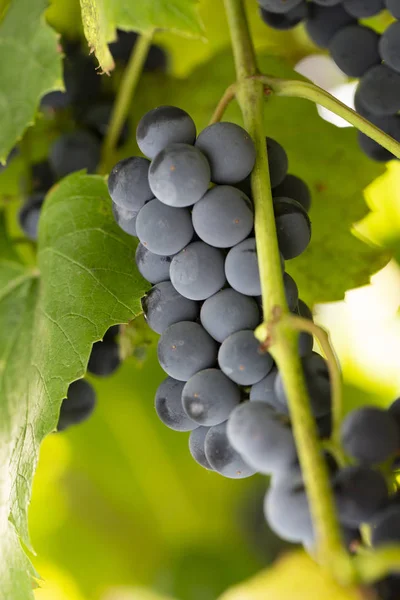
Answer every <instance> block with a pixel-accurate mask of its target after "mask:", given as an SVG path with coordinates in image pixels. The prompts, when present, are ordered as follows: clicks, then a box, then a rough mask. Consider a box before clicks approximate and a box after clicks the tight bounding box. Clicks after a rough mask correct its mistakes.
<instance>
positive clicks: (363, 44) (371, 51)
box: [329, 25, 381, 77]
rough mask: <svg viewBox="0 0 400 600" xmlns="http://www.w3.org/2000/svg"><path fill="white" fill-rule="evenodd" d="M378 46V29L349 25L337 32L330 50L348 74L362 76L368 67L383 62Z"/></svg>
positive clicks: (336, 61)
mask: <svg viewBox="0 0 400 600" xmlns="http://www.w3.org/2000/svg"><path fill="white" fill-rule="evenodd" d="M378 46H379V35H378V34H377V33H376V31H374V30H373V29H371V28H370V27H364V26H363V25H348V26H347V27H343V29H340V30H339V31H338V32H337V33H335V35H334V36H333V38H332V39H331V41H330V43H329V52H330V55H331V57H332V58H333V60H334V61H335V63H336V64H337V66H338V67H339V69H341V70H342V71H343V72H344V73H345V74H346V75H348V76H349V77H362V76H363V75H364V74H365V73H366V72H367V71H368V69H370V68H371V67H373V66H374V65H379V64H380V63H381V57H380V55H379V50H378Z"/></svg>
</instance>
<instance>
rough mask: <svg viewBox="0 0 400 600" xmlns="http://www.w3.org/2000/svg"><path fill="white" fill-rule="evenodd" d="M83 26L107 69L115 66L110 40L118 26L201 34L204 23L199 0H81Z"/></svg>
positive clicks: (136, 29)
mask: <svg viewBox="0 0 400 600" xmlns="http://www.w3.org/2000/svg"><path fill="white" fill-rule="evenodd" d="M80 3H81V11H82V22H83V29H84V32H85V36H86V39H87V41H88V43H89V46H90V48H91V49H92V50H93V51H94V52H95V54H96V57H97V59H98V61H99V63H100V66H101V68H102V69H103V71H104V72H106V73H108V72H109V71H111V70H112V69H113V67H114V62H113V59H112V56H111V54H110V51H109V49H108V45H107V44H108V43H109V42H112V41H113V40H114V39H115V37H116V29H117V27H119V28H121V29H125V30H134V31H138V32H142V33H143V32H146V33H150V32H152V31H154V30H155V29H168V30H170V31H173V32H175V33H179V34H181V35H185V36H194V37H199V36H201V35H202V31H203V29H202V26H201V22H200V19H199V15H198V11H197V8H198V6H197V5H198V0H140V1H135V2H132V1H131V0H80Z"/></svg>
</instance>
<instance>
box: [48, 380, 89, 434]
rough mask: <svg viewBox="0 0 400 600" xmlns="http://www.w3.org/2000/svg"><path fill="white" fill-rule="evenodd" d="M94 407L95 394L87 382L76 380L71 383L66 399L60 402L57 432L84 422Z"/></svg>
mask: <svg viewBox="0 0 400 600" xmlns="http://www.w3.org/2000/svg"><path fill="white" fill-rule="evenodd" d="M95 405H96V392H95V391H94V389H93V387H92V386H91V385H90V383H89V382H87V381H85V380H84V379H78V380H77V381H74V382H73V383H71V385H70V386H69V388H68V392H67V397H66V398H65V399H64V400H63V401H62V404H61V409H60V416H59V417H58V424H57V431H64V430H65V429H67V428H68V427H70V425H77V424H78V423H82V421H86V419H88V418H89V417H90V415H91V414H92V412H93V410H94V407H95Z"/></svg>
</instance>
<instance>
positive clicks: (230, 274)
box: [225, 238, 261, 296]
mask: <svg viewBox="0 0 400 600" xmlns="http://www.w3.org/2000/svg"><path fill="white" fill-rule="evenodd" d="M225 274H226V278H227V280H228V283H229V285H230V286H231V287H233V289H234V290H236V291H237V292H240V293H241V294H245V295H246V296H259V295H260V294H261V283H260V273H259V270H258V260H257V250H256V240H255V238H248V239H247V240H244V241H243V242H240V244H237V246H234V247H233V248H231V250H229V252H228V254H227V256H226V259H225Z"/></svg>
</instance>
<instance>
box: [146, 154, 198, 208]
mask: <svg viewBox="0 0 400 600" xmlns="http://www.w3.org/2000/svg"><path fill="white" fill-rule="evenodd" d="M209 183H210V166H209V164H208V162H207V159H206V158H205V156H204V155H203V154H202V153H201V152H200V151H199V150H197V148H194V147H193V146H189V144H170V145H169V146H167V147H166V148H164V150H161V152H159V154H157V156H156V157H155V158H154V159H153V160H152V162H151V165H150V169H149V184H150V187H151V189H152V191H153V193H154V195H155V196H156V198H158V199H159V200H160V201H161V202H163V203H164V204H167V205H169V206H173V207H174V208H182V207H185V206H191V205H192V204H195V203H196V202H197V201H198V200H200V198H201V197H202V196H203V195H204V194H205V193H206V191H207V188H208V186H209Z"/></svg>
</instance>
